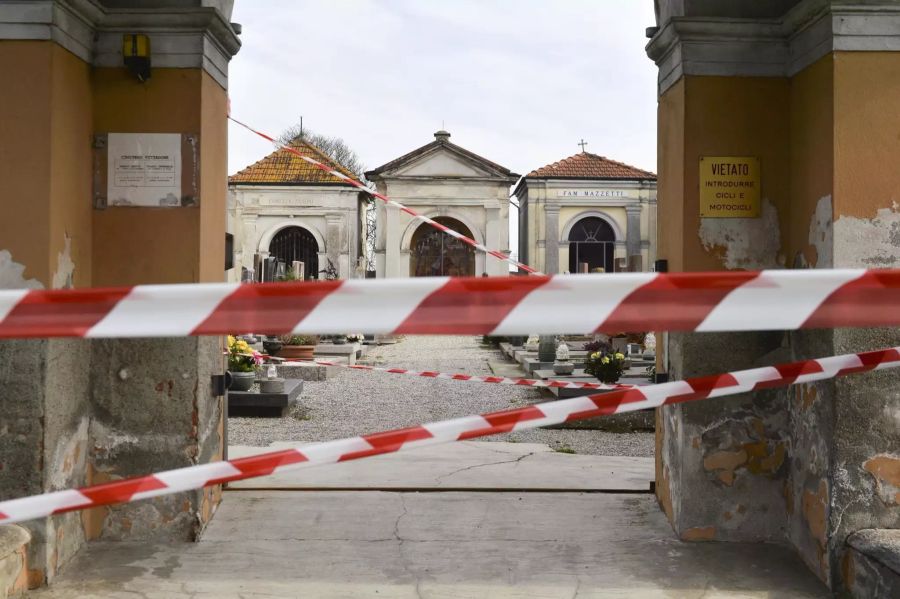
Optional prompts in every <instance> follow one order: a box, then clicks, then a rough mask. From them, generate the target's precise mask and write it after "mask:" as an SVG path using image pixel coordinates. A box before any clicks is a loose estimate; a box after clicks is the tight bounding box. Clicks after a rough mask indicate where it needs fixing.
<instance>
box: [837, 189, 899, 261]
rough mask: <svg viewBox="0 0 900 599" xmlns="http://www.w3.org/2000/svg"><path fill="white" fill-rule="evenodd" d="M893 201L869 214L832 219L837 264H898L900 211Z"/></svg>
mask: <svg viewBox="0 0 900 599" xmlns="http://www.w3.org/2000/svg"><path fill="white" fill-rule="evenodd" d="M897 209H898V206H897V204H896V203H894V204H893V206H892V207H891V208H881V209H879V210H878V211H877V212H876V213H875V216H874V217H872V218H858V217H854V216H840V217H838V218H837V220H836V221H835V222H834V254H835V256H836V257H837V258H836V260H835V266H836V267H838V268H897V266H898V262H900V212H898V211H897Z"/></svg>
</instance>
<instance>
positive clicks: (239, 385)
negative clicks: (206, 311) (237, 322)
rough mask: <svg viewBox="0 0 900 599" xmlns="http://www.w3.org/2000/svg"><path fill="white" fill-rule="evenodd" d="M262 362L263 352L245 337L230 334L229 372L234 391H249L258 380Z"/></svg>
mask: <svg viewBox="0 0 900 599" xmlns="http://www.w3.org/2000/svg"><path fill="white" fill-rule="evenodd" d="M260 364H262V354H260V353H259V352H258V351H256V350H254V349H253V348H252V347H250V344H249V343H247V342H246V341H244V340H243V339H235V338H234V337H232V336H231V335H229V336H228V372H229V374H231V385H230V386H229V389H231V390H232V391H249V390H250V388H251V387H252V386H253V382H254V381H255V380H256V369H257V367H258V366H259V365H260Z"/></svg>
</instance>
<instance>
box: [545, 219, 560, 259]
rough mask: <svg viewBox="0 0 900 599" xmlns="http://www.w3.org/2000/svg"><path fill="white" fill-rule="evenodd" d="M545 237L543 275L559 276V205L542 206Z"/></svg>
mask: <svg viewBox="0 0 900 599" xmlns="http://www.w3.org/2000/svg"><path fill="white" fill-rule="evenodd" d="M544 218H545V221H544V222H545V227H546V229H545V235H546V239H545V241H544V264H545V267H544V268H545V270H544V273H545V274H548V275H555V274H559V205H558V204H544Z"/></svg>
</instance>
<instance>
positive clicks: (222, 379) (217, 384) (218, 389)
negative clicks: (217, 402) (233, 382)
mask: <svg viewBox="0 0 900 599" xmlns="http://www.w3.org/2000/svg"><path fill="white" fill-rule="evenodd" d="M226 376H227V375H225V374H214V375H212V376H211V377H210V379H211V381H210V382H211V384H212V394H213V397H221V396H223V395H225V391H226V390H227V389H228V382H229V381H228V380H227V379H226Z"/></svg>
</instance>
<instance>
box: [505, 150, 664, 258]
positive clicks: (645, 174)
mask: <svg viewBox="0 0 900 599" xmlns="http://www.w3.org/2000/svg"><path fill="white" fill-rule="evenodd" d="M513 194H514V195H515V196H516V198H517V199H518V202H519V260H520V261H521V262H523V263H525V264H528V265H529V266H532V267H534V268H537V269H538V270H540V271H541V272H545V273H547V274H557V273H563V272H590V271H596V269H598V268H602V269H603V270H604V271H606V272H613V271H616V270H648V269H649V267H650V266H652V265H653V262H654V261H655V260H656V175H655V174H653V173H651V172H649V171H645V170H641V169H639V168H635V167H633V166H629V165H627V164H623V163H621V162H616V161H615V160H610V159H608V158H604V157H603V156H598V155H596V154H591V153H589V152H581V153H579V154H575V155H574V156H570V157H569V158H565V159H563V160H560V161H559V162H554V163H553V164H548V165H547V166H544V167H541V168H539V169H537V170H533V171H531V172H530V173H528V174H527V175H526V176H525V177H523V178H522V180H521V181H519V184H518V185H517V186H516V188H515V190H514V192H513Z"/></svg>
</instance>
